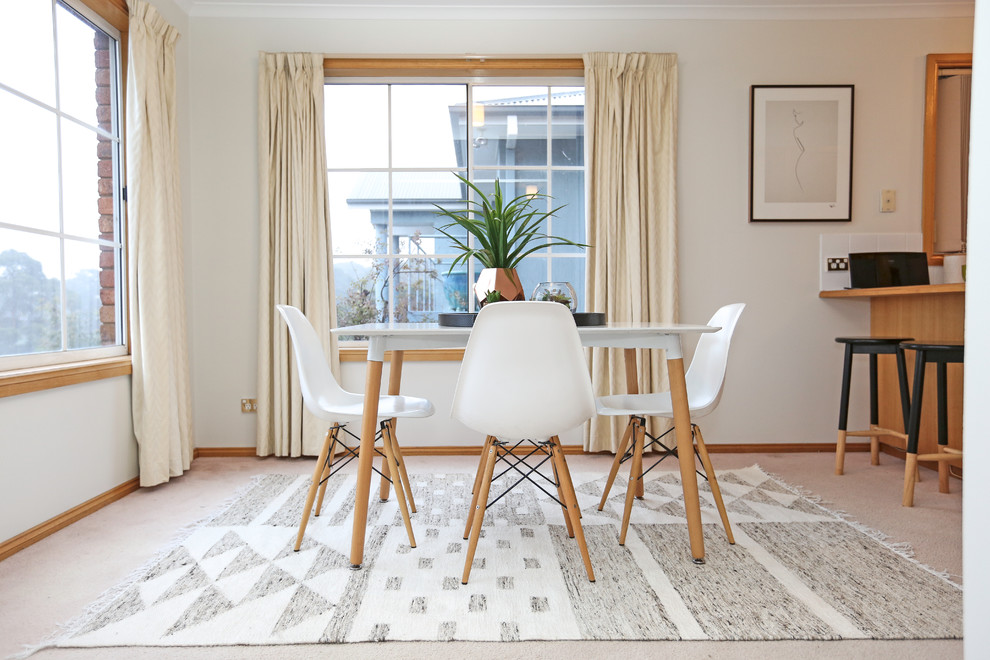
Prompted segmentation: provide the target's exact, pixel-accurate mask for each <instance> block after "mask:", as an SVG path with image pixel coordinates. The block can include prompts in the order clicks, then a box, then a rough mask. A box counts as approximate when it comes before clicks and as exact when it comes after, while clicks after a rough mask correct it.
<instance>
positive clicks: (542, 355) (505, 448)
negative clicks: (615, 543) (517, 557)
mask: <svg viewBox="0 0 990 660" xmlns="http://www.w3.org/2000/svg"><path fill="white" fill-rule="evenodd" d="M594 410H595V399H594V395H593V393H592V389H591V377H590V376H589V373H588V364H587V361H586V358H585V355H584V349H583V348H582V347H581V338H580V336H579V335H578V332H577V326H576V325H575V324H574V319H573V318H572V316H571V312H570V310H568V309H567V307H565V306H564V305H561V304H560V303H556V302H526V301H520V302H499V303H493V304H489V305H486V306H485V307H483V308H482V309H481V311H480V312H479V313H478V318H477V320H476V321H475V324H474V329H473V330H472V331H471V337H470V339H469V340H468V344H467V347H466V348H465V349H464V359H463V360H462V362H461V371H460V375H459V377H458V380H457V389H456V390H455V392H454V402H453V407H452V409H451V415H452V416H453V417H454V418H456V419H458V420H460V421H461V422H462V423H463V424H465V425H466V426H467V427H468V428H470V429H473V430H475V431H478V432H479V433H483V434H485V435H486V436H487V437H486V439H485V447H484V451H483V452H482V455H481V459H480V463H479V465H478V473H477V475H476V476H475V481H474V491H473V493H474V494H473V498H472V501H471V507H470V509H469V511H468V516H467V523H466V525H465V530H464V538H465V539H467V540H468V541H469V543H468V549H467V556H466V558H465V561H464V574H463V576H462V578H461V582H462V583H463V584H467V582H468V577H469V576H470V574H471V567H472V564H473V562H474V555H475V551H476V549H477V546H478V538H479V537H480V535H481V526H482V522H483V519H484V516H485V510H486V509H487V508H488V507H489V506H490V505H491V504H493V503H494V501H493V502H491V503H489V500H488V495H489V490H490V488H491V484H492V481H493V479H495V478H497V477H494V471H495V465H496V463H497V462H499V461H503V462H506V463H508V465H509V467H508V468H507V469H506V470H505V472H503V473H502V474H501V475H499V476H503V475H505V474H507V473H513V474H517V475H522V476H521V477H520V478H519V480H518V481H516V482H515V483H513V484H511V485H510V486H508V487H507V488H506V489H505V492H508V491H509V490H511V489H512V488H513V487H514V486H516V485H517V484H519V483H522V481H524V480H528V481H531V482H532V483H534V484H536V485H537V486H538V487H540V488H541V489H543V492H544V493H546V494H547V495H550V496H551V497H554V496H553V495H552V494H551V492H550V491H549V490H547V489H544V488H543V487H544V486H545V485H550V486H552V487H553V488H554V489H555V490H556V493H557V496H556V497H554V499H555V500H556V501H557V503H558V504H560V506H561V509H562V510H563V512H564V521H565V523H566V525H567V531H568V535H569V536H571V537H573V538H576V540H577V543H578V547H579V549H580V551H581V556H582V558H583V560H584V566H585V570H586V571H587V574H588V579H589V580H591V581H592V582H594V581H595V574H594V571H593V570H592V568H591V558H590V556H589V554H588V546H587V544H586V543H585V540H584V532H583V530H582V528H581V511H580V509H579V508H578V503H577V494H576V493H575V492H574V485H573V483H572V482H571V477H570V472H569V471H568V469H567V462H566V461H565V460H564V452H563V450H562V449H561V447H560V438H559V437H558V434H560V433H563V432H565V431H568V430H570V429H572V428H575V427H577V426H579V425H580V424H582V423H584V422H585V421H587V420H588V419H590V418H591V415H592V413H594ZM509 441H514V442H515V444H514V445H511V446H510V444H509ZM527 458H530V459H535V460H537V461H539V463H538V464H537V465H528V464H527V463H526V459H527ZM547 461H549V462H550V463H551V466H552V468H553V474H552V476H546V475H544V474H543V473H541V472H539V470H538V468H539V465H541V464H542V463H544V462H547ZM503 494H504V493H503ZM499 497H501V496H499ZM496 499H498V498H496ZM548 561H556V558H550V559H548ZM490 563H494V562H490Z"/></svg>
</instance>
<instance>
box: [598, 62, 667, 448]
mask: <svg viewBox="0 0 990 660" xmlns="http://www.w3.org/2000/svg"><path fill="white" fill-rule="evenodd" d="M584 64H585V74H584V75H585V81H584V82H585V116H586V117H587V119H586V128H585V130H586V135H587V143H588V180H589V192H588V224H589V228H588V235H589V239H590V240H589V243H591V245H592V248H590V250H589V255H588V256H589V260H588V280H587V291H588V294H587V296H588V297H587V309H593V310H596V311H601V312H605V314H606V318H608V320H609V321H619V322H624V321H659V322H676V321H677V198H676V169H677V168H676V164H677V55H676V54H674V53H664V54H660V53H588V54H586V55H585V56H584ZM640 353H641V354H640V355H639V359H638V365H637V369H638V376H639V382H638V387H639V391H640V392H659V391H662V390H664V389H667V374H666V363H665V360H664V359H663V356H662V352H660V351H641V352H640ZM590 364H591V376H592V382H593V384H594V387H595V394H596V395H599V396H600V395H605V394H610V393H614V392H625V391H626V380H625V367H624V359H623V354H622V351H621V350H619V349H604V348H595V349H592V351H591V361H590ZM625 424H626V421H625V420H619V419H616V418H611V417H609V418H599V417H593V418H592V420H591V422H590V424H589V425H587V426H586V431H585V440H584V448H585V450H586V451H612V452H614V451H616V448H617V446H618V442H619V438H621V432H622V429H623V428H624V427H625ZM649 424H650V427H651V428H649V430H650V432H651V433H656V432H658V431H662V430H664V428H666V426H667V425H668V424H669V423H668V422H666V421H664V420H658V419H655V418H652V419H651V420H650V421H649Z"/></svg>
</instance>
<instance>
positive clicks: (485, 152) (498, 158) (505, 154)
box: [472, 85, 547, 167]
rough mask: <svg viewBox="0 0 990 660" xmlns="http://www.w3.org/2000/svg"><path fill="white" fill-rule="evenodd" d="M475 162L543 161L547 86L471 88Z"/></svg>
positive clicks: (487, 163) (493, 163) (545, 145)
mask: <svg viewBox="0 0 990 660" xmlns="http://www.w3.org/2000/svg"><path fill="white" fill-rule="evenodd" d="M474 104H475V110H474V111H473V113H472V115H473V117H474V120H473V122H472V123H473V129H474V139H473V141H472V146H473V147H474V163H475V165H476V166H480V167H486V166H489V167H490V166H502V165H504V166H508V167H514V166H517V165H537V166H539V165H544V166H545V165H546V164H547V88H546V87H537V86H533V87H495V86H487V85H486V86H480V85H479V86H477V87H475V88H474Z"/></svg>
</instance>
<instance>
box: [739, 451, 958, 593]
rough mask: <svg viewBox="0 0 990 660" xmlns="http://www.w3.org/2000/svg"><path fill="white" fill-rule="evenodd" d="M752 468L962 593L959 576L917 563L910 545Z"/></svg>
mask: <svg viewBox="0 0 990 660" xmlns="http://www.w3.org/2000/svg"><path fill="white" fill-rule="evenodd" d="M753 467H754V468H756V469H757V470H759V471H760V472H762V473H763V474H765V475H766V476H767V478H769V479H772V480H773V481H774V482H776V483H777V485H779V486H781V487H782V488H786V489H787V490H789V491H791V492H792V493H794V494H795V495H798V496H799V497H803V498H804V499H806V500H808V501H809V502H811V503H812V504H814V505H815V506H816V507H818V508H819V509H821V510H822V511H824V512H825V513H826V514H828V515H830V516H832V517H833V518H836V519H837V520H841V521H842V522H844V523H846V524H847V525H849V526H850V527H852V528H853V529H855V530H856V531H858V532H860V533H862V534H865V535H866V536H868V537H870V538H871V539H873V540H874V541H876V542H877V543H879V544H880V545H882V546H883V547H885V548H887V549H888V550H890V551H891V552H893V553H896V554H897V555H899V556H901V557H903V558H904V559H906V560H908V561H909V562H911V563H912V564H914V565H915V566H917V567H919V568H921V569H923V570H925V571H927V572H928V573H931V574H932V575H934V576H935V577H937V578H941V579H942V580H944V581H945V582H947V583H948V584H951V585H952V586H954V587H955V588H956V589H958V590H960V591H962V585H961V584H959V583H957V582H956V581H955V580H954V579H953V578H956V579H962V576H961V575H954V574H952V573H949V572H948V571H940V570H937V569H934V568H932V567H931V566H929V565H927V564H925V563H923V562H920V561H918V559H917V558H916V557H915V554H914V548H912V547H911V544H910V543H906V542H904V541H894V540H892V539H891V537H890V535H888V534H886V533H884V532H881V531H880V530H879V529H875V528H873V527H870V526H868V525H864V524H863V523H861V522H859V521H857V520H855V519H853V518H852V516H851V515H850V514H849V513H848V512H846V511H842V510H841V509H833V508H830V507H827V506H825V505H824V504H823V502H824V500H823V498H821V497H820V496H818V495H816V494H814V493H812V492H810V491H809V490H807V489H806V488H804V487H803V486H796V485H794V484H791V483H789V482H787V481H785V480H784V479H781V478H780V476H779V475H776V474H774V473H772V472H768V471H766V470H764V469H763V467H762V466H761V465H759V464H758V463H754V464H753Z"/></svg>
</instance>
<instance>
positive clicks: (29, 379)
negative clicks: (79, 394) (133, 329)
mask: <svg viewBox="0 0 990 660" xmlns="http://www.w3.org/2000/svg"><path fill="white" fill-rule="evenodd" d="M130 374H131V356H130V355H124V356H121V357H112V358H102V359H99V360H87V361H85V362H72V363H70V364H53V365H49V366H45V367H31V368H29V369H15V370H12V371H7V372H4V373H2V374H0V398H2V397H7V396H15V395H18V394H27V393H28V392H39V391H41V390H50V389H54V388H56V387H65V386H66V385H77V384H79V383H89V382H92V381H94V380H102V379H104V378H116V377H118V376H129V375H130Z"/></svg>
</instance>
